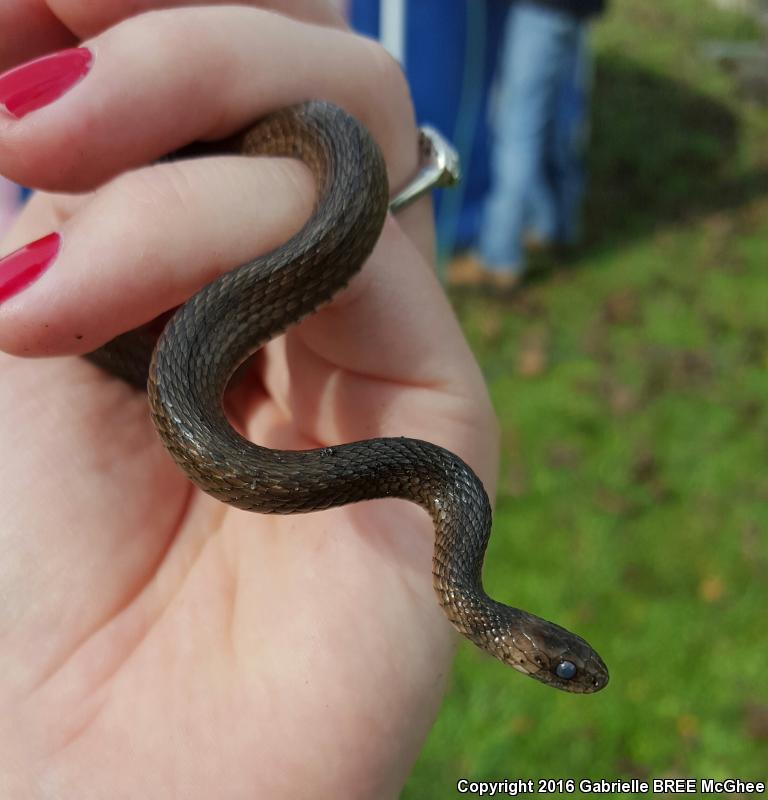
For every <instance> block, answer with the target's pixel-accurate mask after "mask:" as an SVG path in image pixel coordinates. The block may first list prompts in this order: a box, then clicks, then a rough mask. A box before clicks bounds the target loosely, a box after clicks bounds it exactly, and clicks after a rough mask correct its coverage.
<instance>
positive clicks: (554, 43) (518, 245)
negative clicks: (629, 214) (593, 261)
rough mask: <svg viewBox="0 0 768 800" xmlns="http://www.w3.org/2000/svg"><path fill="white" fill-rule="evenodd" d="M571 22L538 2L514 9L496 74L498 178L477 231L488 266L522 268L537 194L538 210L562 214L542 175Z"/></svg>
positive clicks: (495, 167)
mask: <svg viewBox="0 0 768 800" xmlns="http://www.w3.org/2000/svg"><path fill="white" fill-rule="evenodd" d="M573 27H574V21H573V20H572V18H571V17H570V16H569V15H567V14H561V13H558V12H553V11H551V10H548V9H545V8H542V7H540V6H537V5H536V4H533V3H526V2H520V3H517V4H515V5H514V6H513V7H512V9H511V10H510V14H509V18H508V21H507V31H506V38H505V43H504V54H503V58H502V63H501V69H500V72H499V76H498V91H499V97H498V109H497V115H496V130H495V134H496V135H495V142H494V146H493V153H492V165H493V181H492V188H491V193H490V196H489V199H488V202H487V203H486V208H485V212H484V219H483V224H482V226H481V234H480V256H481V258H482V261H483V262H484V264H485V265H486V266H487V267H488V268H489V269H491V270H496V271H501V272H504V271H506V272H509V273H520V272H522V269H523V266H524V265H523V251H522V237H523V233H524V231H525V228H526V223H527V220H528V211H529V205H530V198H531V195H532V193H535V195H536V198H537V200H536V203H537V208H538V211H537V214H538V215H539V216H540V217H541V218H542V219H543V218H544V217H545V216H549V218H550V219H551V220H556V218H557V203H556V199H555V197H554V195H553V194H552V192H551V190H549V191H548V189H547V186H548V184H547V180H546V177H545V173H544V154H545V142H546V136H547V129H548V125H550V123H551V121H552V119H553V118H554V113H555V106H556V102H557V95H558V90H559V86H560V78H561V75H562V71H563V66H562V64H563V58H564V54H565V53H567V52H568V48H569V43H570V39H571V38H572V36H573ZM545 209H546V211H545ZM547 224H549V223H547ZM552 224H554V222H553V223H552Z"/></svg>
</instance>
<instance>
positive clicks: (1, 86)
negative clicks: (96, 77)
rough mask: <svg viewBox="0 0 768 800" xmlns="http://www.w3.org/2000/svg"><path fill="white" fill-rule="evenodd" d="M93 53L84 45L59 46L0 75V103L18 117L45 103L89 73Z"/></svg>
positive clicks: (51, 100)
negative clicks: (47, 53)
mask: <svg viewBox="0 0 768 800" xmlns="http://www.w3.org/2000/svg"><path fill="white" fill-rule="evenodd" d="M92 63H93V53H91V51H90V50H88V48H87V47H73V48H70V49H69V50H59V52H58V53H52V54H51V55H49V56H43V57H42V58H36V59H35V60H34V61H28V62H27V63H26V64H22V65H21V66H20V67H14V68H13V69H11V70H8V72H5V73H3V74H2V75H0V107H2V108H4V109H5V110H6V111H7V112H8V113H9V114H10V115H11V116H12V117H15V118H16V119H21V118H22V117H25V116H26V115H27V114H29V112H30V111H34V110H35V109H38V108H42V107H43V106H47V105H48V103H52V102H53V101H54V100H56V99H58V98H59V97H61V96H62V95H63V94H64V93H65V92H66V91H68V90H69V89H71V88H72V87H73V86H74V85H75V84H76V83H77V82H78V81H80V79H81V78H83V77H85V76H86V75H87V74H88V70H89V69H90V68H91V64H92Z"/></svg>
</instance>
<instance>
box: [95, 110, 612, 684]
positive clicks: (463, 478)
mask: <svg viewBox="0 0 768 800" xmlns="http://www.w3.org/2000/svg"><path fill="white" fill-rule="evenodd" d="M192 147H193V150H189V149H184V150H181V151H178V152H177V153H174V154H172V155H171V156H170V157H171V158H176V157H180V156H186V157H192V156H197V157H201V156H208V155H215V154H217V153H235V154H241V155H246V156H274V157H290V158H297V159H300V160H301V161H302V162H304V164H306V166H307V167H308V168H309V169H310V171H311V173H312V175H313V177H314V180H315V185H316V199H315V206H314V210H313V212H312V214H311V216H310V218H309V220H308V221H307V222H306V223H305V225H304V227H303V228H302V229H301V230H300V231H299V232H298V233H296V234H295V235H294V236H293V237H292V238H290V239H289V240H288V241H286V242H284V243H283V244H281V245H280V246H279V247H277V248H276V249H275V250H273V251H272V252H269V253H267V254H265V255H260V256H259V257H257V258H255V259H253V260H251V261H249V262H247V263H245V264H243V265H241V266H239V267H237V268H236V269H234V270H232V271H229V272H227V273H226V274H223V275H221V276H220V277H218V278H217V279H215V280H213V281H212V282H211V283H209V284H208V285H207V286H205V287H203V288H202V289H201V290H200V291H199V292H197V293H196V294H194V295H193V296H192V297H191V298H190V299H189V300H188V301H187V302H185V303H184V304H183V305H182V306H180V307H179V308H178V309H177V310H175V312H174V313H173V315H172V316H171V318H170V320H169V321H168V322H167V324H165V327H164V328H163V330H162V332H161V333H160V335H159V337H157V336H155V337H154V338H152V339H151V341H150V340H149V339H148V337H147V336H146V335H140V332H139V331H129V332H127V333H125V334H122V335H120V336H118V337H117V338H116V339H113V340H112V341H110V342H108V343H107V344H106V345H104V346H103V347H101V348H100V349H99V350H97V351H95V352H93V353H91V354H90V356H89V357H90V359H91V360H92V361H94V362H95V363H96V364H98V365H99V366H100V367H102V368H103V369H106V370H108V371H110V372H111V373H113V374H115V375H117V376H119V377H120V378H122V379H123V380H125V381H127V382H128V383H130V384H133V385H135V386H138V387H141V388H144V389H146V391H147V393H148V397H149V406H150V412H151V417H152V420H153V422H154V425H155V427H156V429H157V432H158V433H159V436H160V439H161V440H162V442H163V444H164V445H165V447H166V448H167V450H168V452H169V453H170V454H171V456H172V457H173V459H174V460H175V462H176V463H177V464H178V465H179V467H180V468H181V469H182V470H183V471H184V472H185V473H186V475H187V476H188V478H189V479H190V480H191V481H192V482H193V483H194V484H196V485H197V486H198V487H199V488H200V489H202V490H204V491H205V492H207V493H208V494H210V495H212V496H213V497H215V498H217V499H218V500H220V501H222V502H224V503H228V504H229V505H231V506H235V507H237V508H240V509H246V510H248V511H253V512H257V513H261V514H297V513H307V512H315V511H321V510H323V509H327V508H331V507H334V506H343V505H347V504H349V503H357V502H360V501H364V500H372V499H377V498H385V497H391V498H401V499H404V500H409V501H411V502H414V503H417V504H419V505H420V506H422V507H423V508H424V509H425V510H426V511H427V512H428V513H429V514H430V516H431V518H432V521H433V523H434V529H435V541H434V556H433V566H432V574H433V585H434V589H435V592H436V594H437V598H438V601H439V603H440V605H441V606H442V608H443V610H444V611H445V614H446V615H447V617H448V619H449V620H450V622H451V623H452V624H453V626H454V627H455V628H456V629H457V630H458V631H459V632H460V633H461V634H463V635H464V636H465V637H466V638H467V639H469V640H470V641H471V642H473V643H474V644H475V645H477V646H478V647H479V648H480V649H481V650H482V651H484V652H485V653H488V654H490V655H491V656H494V657H495V658H497V659H499V660H500V661H502V662H503V663H505V664H507V665H509V666H511V667H513V668H514V669H515V670H517V671H519V672H522V673H524V674H526V675H529V676H530V677H532V678H535V679H536V680H538V681H541V682H543V683H545V684H547V685H549V686H552V687H555V688H557V689H563V690H566V691H569V692H575V693H582V694H583V693H592V692H596V691H598V690H600V689H602V688H603V687H604V686H605V685H606V684H607V682H608V670H607V668H606V666H605V664H604V662H603V660H602V659H601V658H600V656H599V655H598V654H597V653H596V652H595V650H593V648H592V647H591V646H590V645H589V644H588V643H587V642H586V641H585V640H584V639H582V638H581V637H579V636H577V635H576V634H574V633H571V632H570V631H568V630H566V629H565V628H562V627H560V626H559V625H556V624H555V623H552V622H548V621H547V620H545V619H542V618H540V617H537V616H535V615H533V614H531V613H529V612H527V611H523V610H521V609H518V608H513V607H512V606H508V605H504V604H502V603H499V602H497V601H495V600H493V599H491V598H490V597H489V596H488V595H487V594H486V592H485V591H484V589H483V584H482V579H481V572H482V566H483V559H484V555H485V551H486V547H487V545H488V541H489V536H490V532H491V505H490V502H489V499H488V496H487V494H486V492H485V489H484V487H483V484H482V482H481V481H480V479H479V478H478V477H477V476H476V475H475V473H474V472H473V471H472V469H471V468H470V467H469V466H468V465H467V464H466V463H464V461H463V460H462V459H461V458H459V457H458V456H456V455H454V454H453V453H451V452H450V451H448V450H446V449H444V448H442V447H439V446H438V445H435V444H432V443H430V442H426V441H420V440H417V439H413V438H405V437H391V438H376V439H367V440H365V441H358V442H351V443H341V444H338V445H334V446H332V447H321V448H316V449H311V450H302V451H285V450H276V449H270V448H266V447H262V446H259V445H258V444H256V443H254V442H251V441H249V440H248V439H246V438H244V437H243V436H241V434H240V433H239V432H237V431H236V430H235V429H234V428H233V427H232V425H231V424H230V422H229V420H228V419H227V416H226V413H225V411H224V407H223V397H224V393H225V390H226V388H227V386H228V384H229V383H230V379H231V378H232V376H233V375H234V373H235V372H236V370H237V369H238V368H239V367H240V366H241V365H242V364H243V362H244V361H245V360H246V359H248V358H249V357H250V356H251V355H253V354H254V353H255V352H256V351H258V350H259V349H260V348H261V347H262V346H264V345H265V344H266V343H267V342H269V341H270V340H271V339H273V338H275V337H276V336H277V335H279V334H281V333H282V332H284V331H285V330H286V329H287V328H288V327H289V326H291V325H293V324H295V323H297V322H298V321H299V320H301V319H303V318H305V317H306V316H307V315H309V314H312V313H313V312H315V311H316V310H317V309H318V308H319V307H321V306H323V305H324V304H326V303H328V302H329V301H330V300H331V299H332V298H333V297H334V295H336V293H337V292H339V291H340V290H341V289H342V288H344V287H345V286H346V285H347V284H348V282H349V280H350V279H351V278H352V277H353V276H354V275H355V274H356V273H357V272H358V271H359V270H360V268H361V267H362V265H363V263H364V262H365V261H366V259H367V258H368V256H369V255H370V253H371V251H372V249H373V247H374V245H375V244H376V242H377V240H378V238H379V235H380V233H381V230H382V227H383V224H384V221H385V218H386V216H387V213H388V204H389V189H388V179H387V171H386V166H385V163H384V159H383V156H382V154H381V151H380V149H379V147H378V145H377V144H376V143H375V141H374V140H373V138H372V136H371V135H370V134H369V133H368V131H367V130H366V129H365V128H364V127H363V126H362V124H361V123H359V122H358V121H357V120H356V119H355V118H354V117H352V116H351V115H350V114H348V113H347V112H345V111H343V110H342V109H340V108H338V107H337V106H335V105H333V104H331V103H328V102H325V101H321V100H310V101H306V102H304V103H301V104H299V105H296V106H291V107H288V108H284V109H281V110H277V111H274V112H273V113H271V114H269V115H267V116H265V117H263V118H262V119H261V120H258V121H257V122H256V123H255V124H253V125H251V126H250V127H248V128H247V129H245V130H244V131H241V132H240V133H237V134H235V135H234V136H232V137H230V138H229V139H226V140H223V141H221V142H217V143H215V144H211V143H208V144H205V145H198V146H194V145H193V146H192Z"/></svg>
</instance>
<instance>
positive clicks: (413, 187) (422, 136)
mask: <svg viewBox="0 0 768 800" xmlns="http://www.w3.org/2000/svg"><path fill="white" fill-rule="evenodd" d="M460 179H461V166H460V162H459V154H458V152H457V151H456V148H455V147H454V146H453V145H452V144H451V143H450V142H449V141H448V140H447V139H446V138H445V137H444V136H443V135H442V134H440V132H439V131H436V130H435V129H434V128H433V127H432V126H430V125H424V126H422V127H421V128H419V171H418V173H417V174H416V177H415V178H414V179H413V180H412V181H411V182H410V183H409V184H408V185H407V186H406V187H405V188H404V189H403V190H402V191H401V192H399V193H398V194H397V195H395V197H393V198H392V200H390V203H389V210H390V211H391V212H392V213H393V214H396V213H397V212H398V211H401V210H402V209H404V208H405V207H406V206H409V205H410V204H411V203H413V202H414V200H418V198H419V197H421V196H422V195H423V194H426V193H427V192H429V191H431V190H432V189H443V188H447V187H449V186H455V185H456V184H457V183H458V182H459V180H460Z"/></svg>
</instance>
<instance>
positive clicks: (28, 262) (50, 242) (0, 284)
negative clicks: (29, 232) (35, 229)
mask: <svg viewBox="0 0 768 800" xmlns="http://www.w3.org/2000/svg"><path fill="white" fill-rule="evenodd" d="M60 246H61V236H60V235H59V234H58V233H50V234H48V236H43V238H42V239H38V240H37V241H36V242H30V243H29V244H25V245H24V247H20V248H19V249H18V250H14V252H13V253H10V254H9V255H7V256H5V258H0V303H2V302H3V300H7V299H8V298H9V297H13V295H15V294H17V293H18V292H20V291H21V290H22V289H26V288H27V286H29V284H30V283H33V282H34V281H35V280H37V278H39V277H40V276H41V275H42V274H43V272H45V270H46V269H47V268H48V267H49V266H50V264H51V262H52V261H53V259H54V258H56V254H57V253H58V252H59V247H60Z"/></svg>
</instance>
